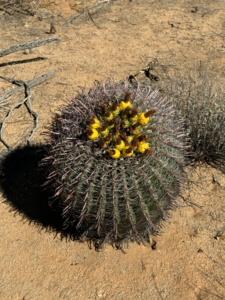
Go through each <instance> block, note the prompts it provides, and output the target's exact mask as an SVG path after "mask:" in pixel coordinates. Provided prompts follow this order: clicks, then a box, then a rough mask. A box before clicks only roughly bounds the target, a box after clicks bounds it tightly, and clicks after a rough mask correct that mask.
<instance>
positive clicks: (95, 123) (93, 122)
mask: <svg viewBox="0 0 225 300" xmlns="http://www.w3.org/2000/svg"><path fill="white" fill-rule="evenodd" d="M89 125H90V126H91V128H94V129H97V128H99V127H100V121H99V120H98V119H96V118H92V119H91V120H90V123H89Z"/></svg>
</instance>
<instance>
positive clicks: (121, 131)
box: [87, 90, 156, 158]
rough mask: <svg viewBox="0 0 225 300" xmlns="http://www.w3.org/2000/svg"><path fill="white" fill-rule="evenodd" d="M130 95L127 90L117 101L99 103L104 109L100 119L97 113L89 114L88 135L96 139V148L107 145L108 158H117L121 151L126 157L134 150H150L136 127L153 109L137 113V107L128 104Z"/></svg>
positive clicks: (141, 126)
mask: <svg viewBox="0 0 225 300" xmlns="http://www.w3.org/2000/svg"><path fill="white" fill-rule="evenodd" d="M130 96H131V94H130V91H129V90H127V91H126V94H125V97H124V100H122V101H121V102H120V103H119V104H117V102H113V103H112V104H111V106H110V107H108V106H107V105H106V104H103V105H101V107H102V108H103V110H104V115H103V117H102V118H101V119H103V120H102V122H101V121H100V120H99V119H98V117H97V116H91V118H90V121H89V126H90V127H89V128H88V129H87V136H88V138H89V139H91V140H96V141H98V144H99V147H100V148H103V149H104V148H106V147H109V148H107V149H106V150H105V151H104V153H106V154H107V155H108V156H110V157H112V158H120V156H121V152H122V155H123V156H124V157H130V156H132V155H133V153H134V150H137V151H138V152H141V153H143V154H145V155H149V154H152V153H153V150H151V149H150V147H149V144H148V143H147V140H148V138H147V137H146V136H145V135H144V134H142V133H141V132H140V130H141V129H142V128H143V126H146V125H147V124H148V121H149V118H150V117H151V116H152V115H153V114H154V113H155V112H156V110H155V109H152V110H150V111H148V112H141V113H139V112H138V109H137V108H132V105H131V102H130V101H129V100H130Z"/></svg>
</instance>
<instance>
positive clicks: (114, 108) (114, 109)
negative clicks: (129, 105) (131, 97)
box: [111, 102, 120, 117]
mask: <svg viewBox="0 0 225 300" xmlns="http://www.w3.org/2000/svg"><path fill="white" fill-rule="evenodd" d="M111 113H112V114H113V116H114V117H117V116H119V114H120V107H119V106H118V105H117V103H116V102H113V104H112V107H111Z"/></svg>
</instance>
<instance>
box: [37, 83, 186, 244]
mask: <svg viewBox="0 0 225 300" xmlns="http://www.w3.org/2000/svg"><path fill="white" fill-rule="evenodd" d="M45 134H46V135H47V138H46V153H47V155H46V157H45V158H44V159H43V160H42V161H41V165H42V166H43V167H45V168H46V172H47V180H46V183H45V185H46V186H48V187H49V188H50V189H52V191H53V194H52V197H51V199H50V202H49V203H50V205H52V206H54V204H55V205H56V206H58V207H60V208H61V209H62V218H64V225H65V228H66V227H68V226H70V227H71V228H74V231H76V232H78V233H80V234H81V235H82V237H83V238H85V237H87V238H88V237H89V238H93V239H97V240H101V241H104V242H105V241H110V242H111V243H120V242H123V241H125V240H137V241H141V240H142V239H143V238H144V239H147V238H148V236H149V235H152V234H155V233H157V232H159V229H160V228H161V226H162V224H164V221H166V220H169V217H170V211H171V210H172V209H174V208H176V207H177V205H178V201H177V198H178V196H179V194H180V192H181V190H182V188H183V186H184V183H185V178H186V176H185V171H184V166H185V163H186V161H185V147H186V146H185V145H184V137H185V136H186V134H185V132H184V131H183V125H182V121H181V120H180V118H179V116H178V115H177V113H176V112H175V111H174V109H173V106H172V105H171V104H170V101H168V100H167V99H166V98H164V99H163V98H161V97H160V96H159V93H158V91H157V90H155V91H152V90H151V88H150V87H149V86H146V85H141V84H136V85H135V86H134V85H131V84H130V83H129V82H128V81H125V82H121V81H114V80H112V79H110V80H109V81H108V82H103V83H99V82H98V81H96V82H95V84H94V86H93V87H92V88H90V89H89V90H87V89H86V88H81V91H80V92H78V93H77V95H76V96H75V97H74V98H73V99H71V100H68V101H67V103H66V104H65V105H64V106H62V107H61V108H60V109H59V114H57V115H56V116H55V118H54V119H53V121H51V123H50V125H49V127H48V131H47V132H45Z"/></svg>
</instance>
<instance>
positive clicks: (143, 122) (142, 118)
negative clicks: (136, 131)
mask: <svg viewBox="0 0 225 300" xmlns="http://www.w3.org/2000/svg"><path fill="white" fill-rule="evenodd" d="M138 121H139V123H141V125H144V126H145V125H147V124H148V121H149V117H147V118H146V117H145V113H144V112H143V113H140V114H139V115H138Z"/></svg>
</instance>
